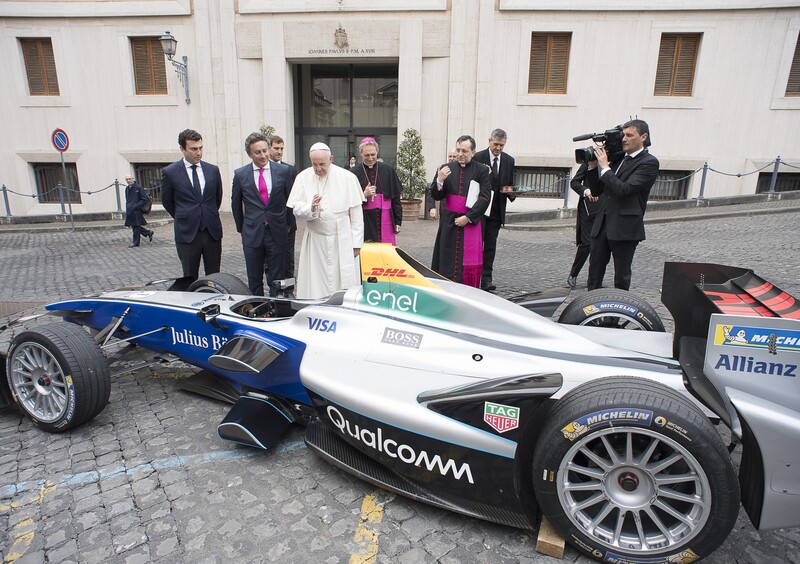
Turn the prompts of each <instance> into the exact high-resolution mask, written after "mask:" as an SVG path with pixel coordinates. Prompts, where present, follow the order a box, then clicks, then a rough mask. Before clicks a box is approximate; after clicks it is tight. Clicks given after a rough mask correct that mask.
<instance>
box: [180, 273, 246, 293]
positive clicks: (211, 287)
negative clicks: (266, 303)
mask: <svg viewBox="0 0 800 564" xmlns="http://www.w3.org/2000/svg"><path fill="white" fill-rule="evenodd" d="M188 291H189V292H205V293H208V294H237V295H243V296H249V295H250V294H251V292H250V288H248V287H247V284H245V283H244V282H242V281H241V280H239V279H238V278H237V277H236V276H234V275H233V274H226V273H225V272H215V273H214V274H209V275H208V276H203V277H202V278H198V279H197V280H195V281H194V282H192V283H191V285H190V286H189V288H188Z"/></svg>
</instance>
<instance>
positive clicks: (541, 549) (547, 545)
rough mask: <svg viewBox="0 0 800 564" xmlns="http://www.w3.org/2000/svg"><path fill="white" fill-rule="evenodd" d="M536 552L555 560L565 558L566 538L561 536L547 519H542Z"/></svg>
mask: <svg viewBox="0 0 800 564" xmlns="http://www.w3.org/2000/svg"><path fill="white" fill-rule="evenodd" d="M536 552H538V553H540V554H546V555H547V556H553V557H554V558H563V557H564V538H563V537H562V536H561V535H559V534H558V533H557V532H556V530H555V529H554V528H553V526H552V525H551V524H550V521H548V520H547V517H542V522H541V524H540V525H539V535H538V536H537V537H536Z"/></svg>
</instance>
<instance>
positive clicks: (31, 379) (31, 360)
mask: <svg viewBox="0 0 800 564" xmlns="http://www.w3.org/2000/svg"><path fill="white" fill-rule="evenodd" d="M9 367H10V370H11V371H10V374H9V380H10V382H11V387H12V388H13V390H14V394H15V395H16V396H17V399H18V400H19V402H20V403H21V404H22V406H23V407H24V409H25V411H27V412H28V413H29V414H30V415H31V417H33V418H35V419H37V420H39V421H42V422H44V423H53V422H55V421H58V420H59V419H61V417H63V416H64V413H65V411H66V409H67V405H68V403H69V399H70V394H71V393H72V392H71V390H70V388H71V386H70V385H68V383H67V378H66V376H65V375H64V371H63V370H62V369H61V366H60V365H59V363H58V361H57V360H56V359H55V357H53V355H52V354H50V352H49V351H48V350H47V349H46V348H44V347H43V346H41V345H39V344H37V343H23V344H21V345H20V346H18V347H17V348H16V349H15V350H14V353H13V355H12V357H11V359H10V363H9Z"/></svg>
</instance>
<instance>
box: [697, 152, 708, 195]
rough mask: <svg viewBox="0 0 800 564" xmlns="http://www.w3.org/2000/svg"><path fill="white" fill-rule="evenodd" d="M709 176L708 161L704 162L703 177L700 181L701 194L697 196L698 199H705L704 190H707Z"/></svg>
mask: <svg viewBox="0 0 800 564" xmlns="http://www.w3.org/2000/svg"><path fill="white" fill-rule="evenodd" d="M707 176H708V161H706V162H705V163H703V179H702V180H701V181H700V195H699V196H697V199H698V200H702V199H703V192H705V191H706V177H707Z"/></svg>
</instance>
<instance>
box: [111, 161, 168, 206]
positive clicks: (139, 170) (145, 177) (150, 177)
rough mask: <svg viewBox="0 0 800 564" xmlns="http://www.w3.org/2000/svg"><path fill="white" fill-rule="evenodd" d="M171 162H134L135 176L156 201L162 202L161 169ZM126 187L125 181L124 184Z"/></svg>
mask: <svg viewBox="0 0 800 564" xmlns="http://www.w3.org/2000/svg"><path fill="white" fill-rule="evenodd" d="M169 165H170V163H139V164H136V163H134V165H133V177H134V178H135V179H136V182H138V183H139V184H141V185H142V188H144V189H145V190H147V193H148V194H150V197H151V198H153V202H154V203H159V204H160V203H161V171H162V170H164V168H165V167H167V166H169ZM122 186H123V188H124V186H125V185H124V183H123V184H122Z"/></svg>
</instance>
